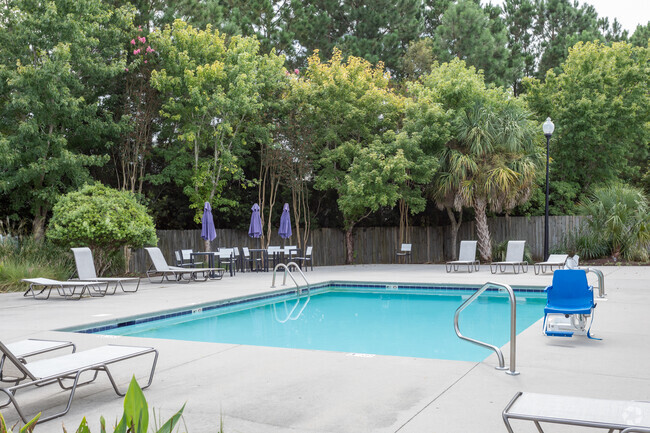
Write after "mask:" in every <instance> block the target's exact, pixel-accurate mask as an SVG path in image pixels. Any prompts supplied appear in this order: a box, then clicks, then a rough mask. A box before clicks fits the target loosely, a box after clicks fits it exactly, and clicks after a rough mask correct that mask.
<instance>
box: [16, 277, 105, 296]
mask: <svg viewBox="0 0 650 433" xmlns="http://www.w3.org/2000/svg"><path fill="white" fill-rule="evenodd" d="M21 281H23V282H25V283H29V288H28V289H27V290H26V291H25V293H23V296H25V297H26V296H32V297H33V298H34V299H49V297H50V295H51V294H52V290H56V293H58V294H59V295H60V296H63V297H64V298H66V299H76V300H79V299H81V297H82V296H83V294H84V293H88V295H89V296H92V297H102V296H104V295H105V294H106V292H107V291H108V283H106V282H99V281H59V280H52V279H50V278H24V279H22V280H21ZM77 289H78V290H79V292H77ZM45 292H47V295H44V293H45ZM39 296H40V297H39Z"/></svg>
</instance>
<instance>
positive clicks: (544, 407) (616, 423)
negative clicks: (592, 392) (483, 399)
mask: <svg viewBox="0 0 650 433" xmlns="http://www.w3.org/2000/svg"><path fill="white" fill-rule="evenodd" d="M502 417H503V422H504V423H505V425H506V428H507V429H508V432H509V433H514V430H513V429H512V425H511V424H510V420H511V419H517V420H525V421H532V422H533V423H534V424H535V427H537V430H538V431H540V432H543V431H544V430H542V427H541V424H540V423H553V424H564V425H570V426H581V427H591V428H593V429H601V430H599V431H605V430H609V431H610V432H613V431H614V430H618V431H620V432H621V433H632V432H635V433H642V432H644V433H647V432H650V402H647V401H626V400H603V399H597V398H584V397H569V396H563V395H552V394H535V393H531V392H518V393H517V394H515V396H514V397H513V399H512V400H510V403H508V405H507V406H506V408H505V409H504V410H503V413H502ZM563 431H564V430H563ZM580 431H582V430H580Z"/></svg>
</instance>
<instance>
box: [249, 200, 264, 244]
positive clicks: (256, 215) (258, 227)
mask: <svg viewBox="0 0 650 433" xmlns="http://www.w3.org/2000/svg"><path fill="white" fill-rule="evenodd" d="M251 210H252V211H253V214H252V215H251V225H250V226H249V227H248V236H250V237H252V238H259V237H260V236H262V218H261V217H260V207H259V205H258V204H257V203H255V204H254V205H253V207H252V208H251Z"/></svg>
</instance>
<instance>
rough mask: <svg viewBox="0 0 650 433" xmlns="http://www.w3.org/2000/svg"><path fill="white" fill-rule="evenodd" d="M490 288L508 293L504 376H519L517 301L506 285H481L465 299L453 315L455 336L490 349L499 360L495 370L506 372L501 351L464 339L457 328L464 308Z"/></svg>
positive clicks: (489, 283)
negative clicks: (507, 356)
mask: <svg viewBox="0 0 650 433" xmlns="http://www.w3.org/2000/svg"><path fill="white" fill-rule="evenodd" d="M490 287H501V288H503V289H505V290H506V291H507V292H508V297H509V298H510V369H509V370H508V371H506V374H509V375H512V376H516V375H518V374H519V372H518V371H517V370H516V358H517V301H516V299H515V292H514V291H513V290H512V287H510V286H509V285H508V284H502V283H493V282H487V283H485V284H483V286H482V287H481V288H480V289H478V290H477V291H476V292H474V294H473V295H472V296H470V297H469V298H467V299H466V300H465V302H463V303H462V304H461V305H460V307H458V309H456V314H454V329H455V330H456V335H458V337H459V338H461V339H463V340H466V341H469V342H470V343H474V344H477V345H479V346H483V347H486V348H488V349H492V350H493V351H494V352H495V353H496V354H497V357H498V358H499V366H498V367H495V368H496V369H497V370H506V369H507V367H505V363H504V361H503V353H502V352H501V349H499V348H498V347H496V346H493V345H491V344H488V343H484V342H482V341H478V340H475V339H473V338H469V337H465V336H464V335H462V334H461V333H460V328H459V327H458V317H459V315H460V313H461V311H463V310H464V309H465V308H467V306H468V305H469V304H471V303H472V302H474V300H475V299H476V298H478V297H479V296H480V295H481V294H482V293H483V292H484V291H485V290H487V289H488V288H490Z"/></svg>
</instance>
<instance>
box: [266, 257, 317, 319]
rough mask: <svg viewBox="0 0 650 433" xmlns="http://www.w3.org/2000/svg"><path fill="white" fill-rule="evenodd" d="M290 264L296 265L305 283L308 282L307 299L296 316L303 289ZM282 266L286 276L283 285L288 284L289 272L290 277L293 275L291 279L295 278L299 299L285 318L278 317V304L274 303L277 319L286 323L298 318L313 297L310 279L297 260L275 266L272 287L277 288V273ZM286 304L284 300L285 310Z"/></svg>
mask: <svg viewBox="0 0 650 433" xmlns="http://www.w3.org/2000/svg"><path fill="white" fill-rule="evenodd" d="M290 266H295V268H296V269H298V272H300V274H301V275H302V278H303V279H304V280H305V283H307V301H305V303H304V304H303V306H302V308H301V309H300V311H298V314H296V315H295V316H294V314H293V313H294V312H295V311H296V308H298V305H300V292H301V290H300V285H299V284H298V282H297V281H296V279H295V278H294V277H293V274H292V272H291V270H290V269H289V267H290ZM280 268H284V278H283V280H282V285H283V286H286V284H287V274H289V277H291V279H292V280H293V282H294V283H295V285H296V295H297V297H298V299H296V303H295V304H294V305H293V308H292V309H291V311H289V314H287V317H286V318H285V319H284V320H283V319H280V318H278V312H277V309H276V304H273V314H274V315H275V320H276V321H278V322H279V323H286V322H287V321H289V320H297V319H298V318H299V317H300V316H301V315H302V312H303V311H305V307H307V304H309V300H310V299H311V284H309V281H307V277H306V276H305V274H304V273H303V272H302V269H300V267H299V266H298V264H297V263H296V262H289V263H287V264H286V265H285V264H284V263H278V264H277V265H276V266H275V268H274V269H273V281H272V282H271V288H275V274H276V272H277V270H278V269H280ZM286 305H287V302H286V301H284V306H285V310H286Z"/></svg>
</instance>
